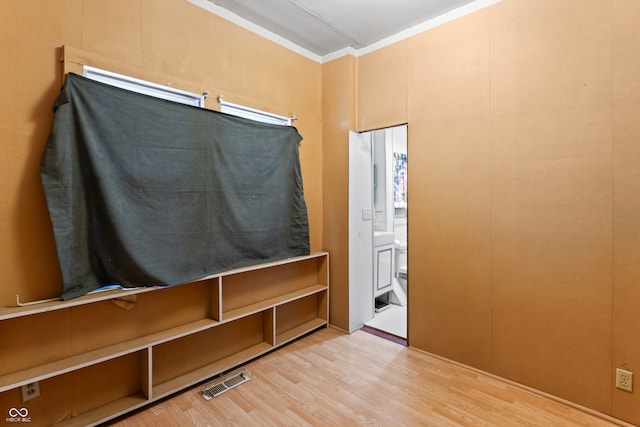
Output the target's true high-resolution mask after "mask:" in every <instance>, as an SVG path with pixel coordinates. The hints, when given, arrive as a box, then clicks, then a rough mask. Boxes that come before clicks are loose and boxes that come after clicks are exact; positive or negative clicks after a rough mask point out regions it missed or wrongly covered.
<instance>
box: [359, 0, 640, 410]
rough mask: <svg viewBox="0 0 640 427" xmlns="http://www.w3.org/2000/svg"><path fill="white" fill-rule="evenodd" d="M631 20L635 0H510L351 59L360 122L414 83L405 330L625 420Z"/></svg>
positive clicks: (419, 343)
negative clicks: (622, 377)
mask: <svg viewBox="0 0 640 427" xmlns="http://www.w3.org/2000/svg"><path fill="white" fill-rule="evenodd" d="M639 28H640V3H639V2H637V1H634V0H609V1H603V0H587V1H585V0H561V1H539V0H504V1H502V2H501V3H498V4H496V5H494V6H492V7H490V8H488V9H484V10H481V11H478V12H476V13H474V14H472V15H469V16H466V17H464V18H461V19H459V20H456V21H453V22H451V23H448V24H446V25H444V26H441V27H438V28H436V29H433V30H431V31H428V32H426V33H423V34H420V35H417V36H414V37H412V38H410V39H409V40H408V41H407V42H406V43H407V48H406V52H407V53H406V55H399V54H398V52H399V51H400V52H404V50H405V48H404V44H405V42H402V43H401V44H400V45H401V46H400V47H397V46H395V45H393V46H390V47H387V48H384V49H381V50H379V51H376V52H374V53H372V54H370V55H371V58H370V57H369V56H370V55H366V56H364V57H360V58H359V59H358V90H359V94H358V99H359V100H369V101H367V104H366V105H362V106H359V107H360V108H359V110H358V112H359V117H358V120H359V121H358V123H359V124H360V125H361V126H360V130H366V129H369V128H378V127H382V126H387V125H388V120H387V119H386V117H388V116H393V117H395V116H398V117H401V114H398V106H399V105H402V101H401V100H398V99H393V100H392V102H390V103H385V102H378V103H373V102H371V100H372V99H373V97H374V94H379V93H384V94H387V95H389V94H395V93H397V92H398V88H402V87H403V85H404V82H403V81H400V82H399V81H397V80H398V79H406V82H407V90H406V103H407V117H408V124H409V146H408V152H409V166H408V167H409V169H408V173H409V195H410V197H409V200H410V204H409V270H410V271H411V273H410V279H409V280H410V282H409V342H410V344H411V345H412V346H415V347H417V348H420V349H423V350H426V351H429V352H433V353H436V354H439V355H442V356H445V357H447V358H450V359H454V360H457V361H460V362H463V363H466V364H469V365H472V366H475V367H478V368H481V369H484V370H487V371H489V372H493V373H496V374H498V375H501V376H503V377H506V378H509V379H512V380H515V381H517V382H520V383H523V384H526V385H529V386H532V387H534V388H537V389H540V390H542V391H545V392H549V393H551V394H554V395H557V396H560V397H562V398H565V399H568V400H571V401H573V402H576V403H578V404H581V405H585V406H587V407H589V408H592V409H595V410H598V411H601V412H603V413H607V414H612V415H613V416H615V417H618V418H621V419H624V420H627V421H630V422H634V423H640V392H639V391H634V392H633V393H628V392H624V391H620V390H617V389H615V387H614V369H615V367H618V366H626V367H627V368H628V369H630V370H632V371H635V372H640V328H639V327H638V326H639V325H640V290H639V289H640V286H638V283H640V267H639V265H640V264H639V263H638V260H639V259H640V243H638V242H640V221H639V220H638V218H640V198H639V197H638V194H640V173H639V171H640V166H639V165H640V148H639V147H640V144H639V141H640V125H639V123H640V121H639V120H638V118H639V117H640V84H639V82H640V77H639V76H640V30H639ZM391 62H394V65H393V66H392V67H390V68H389V69H387V68H385V67H380V64H385V63H391ZM374 68H375V70H374ZM403 68H405V69H406V71H404V70H403ZM374 75H375V78H373V77H372V76H374ZM405 75H406V77H405ZM636 390H638V389H636Z"/></svg>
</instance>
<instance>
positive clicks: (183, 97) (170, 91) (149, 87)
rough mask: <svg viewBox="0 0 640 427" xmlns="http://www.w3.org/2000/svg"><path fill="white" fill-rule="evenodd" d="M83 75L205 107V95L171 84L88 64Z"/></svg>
mask: <svg viewBox="0 0 640 427" xmlns="http://www.w3.org/2000/svg"><path fill="white" fill-rule="evenodd" d="M83 75H84V76H85V77H87V78H89V79H92V80H96V81H99V82H102V83H106V84H109V85H111V86H116V87H119V88H121V89H127V90H130V91H133V92H137V93H142V94H145V95H150V96H155V97H156V98H162V99H166V100H169V101H174V102H179V103H181V104H187V105H193V106H195V107H200V108H204V99H205V96H204V95H198V94H196V93H191V92H187V91H184V90H180V89H176V88H173V87H170V86H163V85H159V84H156V83H152V82H148V81H146V80H141V79H136V78H134V77H129V76H125V75H123V74H118V73H114V72H111V71H106V70H101V69H99V68H95V67H90V66H88V65H85V66H84V67H83Z"/></svg>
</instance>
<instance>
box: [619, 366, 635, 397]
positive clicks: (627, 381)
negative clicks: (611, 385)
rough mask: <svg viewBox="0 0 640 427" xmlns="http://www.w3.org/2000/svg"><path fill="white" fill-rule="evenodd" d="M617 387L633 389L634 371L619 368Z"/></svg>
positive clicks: (627, 389)
mask: <svg viewBox="0 0 640 427" xmlns="http://www.w3.org/2000/svg"><path fill="white" fill-rule="evenodd" d="M616 387H617V388H619V389H621V390H626V391H633V372H631V371H627V370H626V369H620V368H617V369H616Z"/></svg>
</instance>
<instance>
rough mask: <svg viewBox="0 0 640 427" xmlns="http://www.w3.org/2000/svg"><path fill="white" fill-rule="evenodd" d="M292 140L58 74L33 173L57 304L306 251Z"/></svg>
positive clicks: (273, 130) (287, 131) (272, 128)
mask: <svg viewBox="0 0 640 427" xmlns="http://www.w3.org/2000/svg"><path fill="white" fill-rule="evenodd" d="M301 139H302V138H301V137H300V135H299V133H298V132H297V130H296V129H295V128H293V127H289V126H278V125H270V124H263V123H257V122H254V121H251V120H247V119H242V118H238V117H234V116H229V115H226V114H222V113H219V112H216V111H210V110H204V109H200V108H196V107H190V106H185V105H181V104H177V103H173V102H169V101H164V100H161V99H157V98H153V97H149V96H146V95H140V94H137V93H134V92H130V91H127V90H123V89H118V88H115V87H112V86H108V85H105V84H102V83H99V82H95V81H92V80H89V79H86V78H84V77H81V76H78V75H75V74H68V75H67V78H66V81H65V84H64V87H63V88H62V91H61V92H60V94H59V96H58V98H57V99H56V102H55V104H54V120H53V126H52V129H51V133H50V135H49V139H48V141H47V145H46V148H45V152H44V155H43V157H42V161H41V166H40V174H41V178H42V183H43V186H44V191H45V196H46V200H47V205H48V208H49V213H50V216H51V221H52V224H53V231H54V235H55V240H56V248H57V253H58V258H59V262H60V268H61V270H62V278H63V292H62V298H63V299H70V298H74V297H77V296H80V295H83V294H85V293H87V292H89V291H92V290H95V289H97V288H99V287H101V286H103V285H106V284H110V283H119V284H121V285H123V286H125V287H129V286H156V285H177V284H181V283H187V282H190V281H193V280H196V279H199V278H202V277H205V276H207V275H211V274H215V273H218V272H221V271H225V270H229V269H232V268H236V267H242V266H247V265H251V264H256V263H261V262H268V261H275V260H279V259H285V258H289V257H293V256H299V255H307V254H309V231H308V221H307V210H306V205H305V201H304V196H303V188H302V177H301V173H300V162H299V157H298V144H299V142H300V140H301Z"/></svg>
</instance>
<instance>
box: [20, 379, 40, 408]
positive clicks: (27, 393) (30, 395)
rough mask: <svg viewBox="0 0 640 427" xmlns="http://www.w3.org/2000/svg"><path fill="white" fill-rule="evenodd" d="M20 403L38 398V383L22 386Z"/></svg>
mask: <svg viewBox="0 0 640 427" xmlns="http://www.w3.org/2000/svg"><path fill="white" fill-rule="evenodd" d="M21 391H22V402H23V403H24V402H26V401H27V400H31V399H34V398H36V397H38V396H40V383H39V382H38V381H36V382H33V383H29V384H25V385H23V386H22V390H21Z"/></svg>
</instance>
